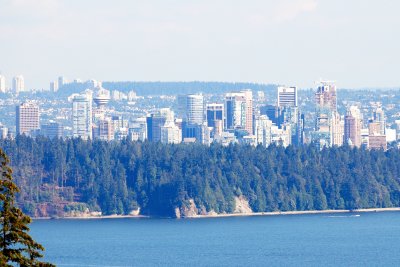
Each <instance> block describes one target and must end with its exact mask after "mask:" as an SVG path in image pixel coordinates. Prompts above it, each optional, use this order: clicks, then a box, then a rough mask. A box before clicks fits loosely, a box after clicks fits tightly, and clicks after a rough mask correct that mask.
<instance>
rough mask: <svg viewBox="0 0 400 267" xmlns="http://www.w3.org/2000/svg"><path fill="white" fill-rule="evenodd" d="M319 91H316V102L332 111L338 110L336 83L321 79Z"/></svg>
mask: <svg viewBox="0 0 400 267" xmlns="http://www.w3.org/2000/svg"><path fill="white" fill-rule="evenodd" d="M319 83H320V84H319V85H318V88H317V92H316V93H315V102H316V104H317V105H318V106H319V107H320V108H327V109H329V110H331V111H337V100H336V85H335V83H334V82H330V81H320V82H319Z"/></svg>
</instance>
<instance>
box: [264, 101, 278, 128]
mask: <svg viewBox="0 0 400 267" xmlns="http://www.w3.org/2000/svg"><path fill="white" fill-rule="evenodd" d="M260 114H261V115H266V116H267V117H268V119H270V120H271V121H272V122H273V123H275V124H276V125H278V119H279V109H278V107H277V106H274V105H266V106H262V107H260Z"/></svg>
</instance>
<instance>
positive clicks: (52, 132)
mask: <svg viewBox="0 0 400 267" xmlns="http://www.w3.org/2000/svg"><path fill="white" fill-rule="evenodd" d="M41 130H42V131H41V132H42V134H43V135H44V136H46V137H48V138H50V139H53V138H61V137H62V136H63V126H62V125H61V124H60V123H58V122H54V121H51V122H49V123H46V124H43V125H42V129H41Z"/></svg>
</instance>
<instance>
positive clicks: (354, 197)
mask: <svg viewBox="0 0 400 267" xmlns="http://www.w3.org/2000/svg"><path fill="white" fill-rule="evenodd" d="M0 147H1V148H2V149H3V150H4V151H5V152H6V154H7V155H8V157H9V158H10V161H11V167H12V169H13V177H14V179H15V181H16V183H17V184H18V186H19V187H20V189H21V192H20V193H19V194H18V196H17V202H18V205H19V206H20V207H21V208H22V209H23V211H24V212H25V213H27V214H29V215H30V216H33V217H69V216H81V215H82V214H86V215H88V216H89V215H90V214H102V215H111V214H121V215H124V214H125V215H128V214H135V215H137V214H141V215H148V216H161V217H185V216H192V215H196V214H199V215H200V214H201V215H207V214H224V213H226V214H229V213H235V212H241V210H237V209H238V204H243V205H245V206H246V205H247V204H248V206H247V207H246V208H247V209H248V210H247V212H269V211H304V210H326V209H333V210H339V209H349V210H354V209H362V208H387V207H400V151H399V150H398V149H390V150H388V151H382V150H364V149H358V148H351V147H349V146H343V147H333V148H324V149H322V150H321V151H320V150H319V149H318V148H317V147H315V146H313V145H312V144H311V145H304V146H298V147H296V146H289V147H287V148H284V147H281V146H274V145H272V146H270V147H268V148H265V147H262V146H258V147H252V146H246V145H230V146H228V147H223V146H221V145H217V144H212V145H211V146H210V147H208V146H203V145H197V144H179V145H165V144H160V143H150V142H144V143H142V142H132V141H128V140H123V141H118V142H103V141H83V140H80V139H66V140H63V139H53V140H50V139H47V138H42V137H38V138H36V139H32V138H29V137H25V136H18V137H16V138H15V139H13V140H10V139H3V140H0ZM238 202H241V203H238ZM239 206H240V205H239Z"/></svg>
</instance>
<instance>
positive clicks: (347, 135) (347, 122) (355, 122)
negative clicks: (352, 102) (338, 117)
mask: <svg viewBox="0 0 400 267" xmlns="http://www.w3.org/2000/svg"><path fill="white" fill-rule="evenodd" d="M361 122H362V117H361V112H360V110H359V109H358V107H357V106H351V107H350V108H349V109H348V110H347V113H346V116H345V117H344V142H346V143H347V144H349V145H351V146H356V147H360V146H361V127H362V123H361Z"/></svg>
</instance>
